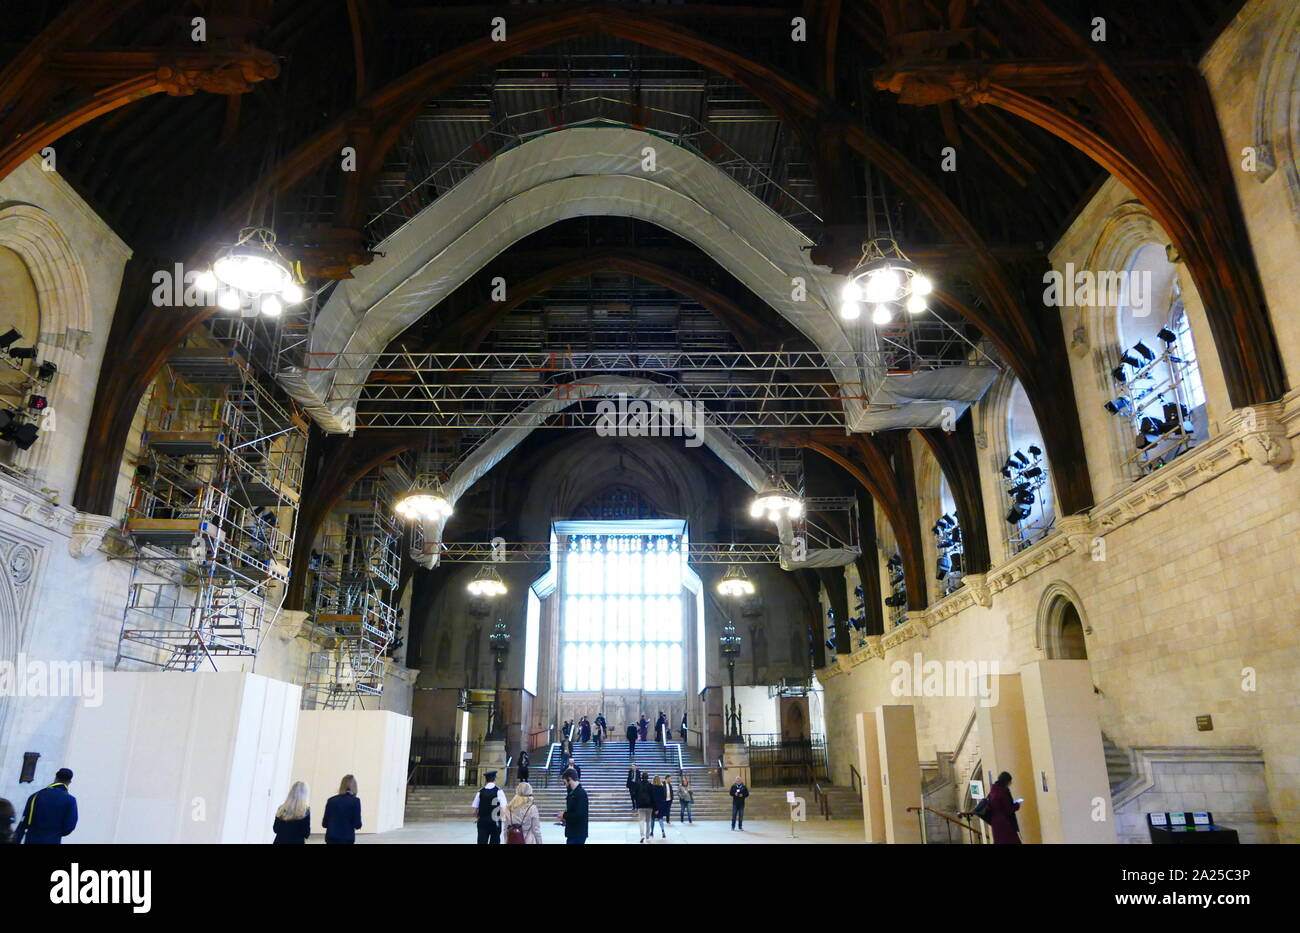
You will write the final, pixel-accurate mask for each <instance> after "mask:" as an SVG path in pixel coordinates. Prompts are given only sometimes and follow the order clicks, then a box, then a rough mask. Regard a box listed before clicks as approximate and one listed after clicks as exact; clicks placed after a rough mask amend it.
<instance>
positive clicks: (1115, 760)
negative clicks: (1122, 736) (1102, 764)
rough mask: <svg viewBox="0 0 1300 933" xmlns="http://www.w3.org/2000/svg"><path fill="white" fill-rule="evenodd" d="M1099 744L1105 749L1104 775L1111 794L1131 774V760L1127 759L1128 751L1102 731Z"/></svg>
mask: <svg viewBox="0 0 1300 933" xmlns="http://www.w3.org/2000/svg"><path fill="white" fill-rule="evenodd" d="M1101 744H1102V748H1103V749H1105V751H1106V777H1107V779H1108V780H1109V782H1110V792H1111V793H1112V794H1113V793H1115V789H1116V788H1117V787H1119V786H1120V785H1121V784H1123V783H1124V782H1125V781H1127V780H1128V779H1129V778H1131V777H1132V776H1133V762H1132V761H1131V760H1130V759H1129V755H1128V752H1126V751H1125V750H1124V749H1122V748H1120V747H1119V746H1118V745H1116V744H1115V743H1114V742H1112V741H1111V740H1110V739H1108V738H1107V737H1106V734H1105V733H1102V736H1101Z"/></svg>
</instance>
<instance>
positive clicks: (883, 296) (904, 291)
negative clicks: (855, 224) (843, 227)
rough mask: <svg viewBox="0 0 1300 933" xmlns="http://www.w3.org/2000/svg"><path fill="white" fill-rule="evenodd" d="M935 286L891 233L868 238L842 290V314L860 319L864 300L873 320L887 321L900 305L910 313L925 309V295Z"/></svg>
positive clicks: (892, 318) (878, 322)
mask: <svg viewBox="0 0 1300 933" xmlns="http://www.w3.org/2000/svg"><path fill="white" fill-rule="evenodd" d="M933 290H934V283H933V282H931V281H930V279H929V278H928V277H927V276H925V275H923V274H922V273H921V270H920V269H919V268H918V267H917V265H916V263H914V262H912V260H910V259H908V258H907V256H906V255H904V253H903V251H902V250H901V249H899V248H898V244H897V243H896V242H894V241H893V240H892V239H889V238H888V237H880V238H878V239H875V240H869V241H868V242H866V243H864V244H862V258H861V259H860V260H858V266H857V268H856V269H854V270H853V271H852V272H851V273H849V280H848V281H847V282H845V283H844V288H843V289H842V290H841V292H840V298H841V304H840V317H841V318H843V319H844V320H846V321H854V320H857V319H858V317H859V316H860V315H861V314H862V306H863V305H864V304H865V305H867V306H869V307H870V308H871V320H872V323H874V324H877V325H883V324H888V323H890V322H891V321H892V320H894V317H895V315H896V314H897V313H898V312H899V309H901V308H906V309H907V311H908V313H909V314H920V313H921V312H922V311H924V310H925V309H926V307H927V304H926V300H925V296H926V295H928V294H930V292H932V291H933Z"/></svg>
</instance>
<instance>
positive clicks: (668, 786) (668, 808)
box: [664, 774, 674, 826]
mask: <svg viewBox="0 0 1300 933" xmlns="http://www.w3.org/2000/svg"><path fill="white" fill-rule="evenodd" d="M673 796H674V793H673V779H672V777H671V776H669V775H667V774H665V775H664V798H665V799H664V822H665V823H667V824H668V825H670V826H671V825H672V822H673Z"/></svg>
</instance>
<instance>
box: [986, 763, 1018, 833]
mask: <svg viewBox="0 0 1300 933" xmlns="http://www.w3.org/2000/svg"><path fill="white" fill-rule="evenodd" d="M988 801H989V802H988V807H987V809H986V811H985V814H986V816H987V818H988V821H989V825H990V826H991V827H992V829H993V844H994V845H999V846H1004V845H1020V824H1019V823H1017V822H1016V811H1017V810H1019V809H1020V801H1019V800H1012V799H1011V775H1010V774H1008V773H1007V772H1006V771H1003V772H1002V773H1001V774H999V775H998V779H997V781H996V782H995V783H994V785H993V786H992V787H990V788H989V797H988Z"/></svg>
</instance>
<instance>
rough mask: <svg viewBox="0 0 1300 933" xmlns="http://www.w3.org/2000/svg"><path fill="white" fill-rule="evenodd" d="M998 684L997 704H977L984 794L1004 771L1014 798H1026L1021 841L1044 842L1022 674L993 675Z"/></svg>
mask: <svg viewBox="0 0 1300 933" xmlns="http://www.w3.org/2000/svg"><path fill="white" fill-rule="evenodd" d="M989 677H990V681H992V680H993V678H996V684H993V683H990V686H991V687H994V689H993V690H991V691H990V695H991V696H994V697H997V698H998V702H997V703H996V704H994V705H992V706H986V705H985V704H984V702H983V701H981V702H979V703H976V704H975V724H976V727H977V728H978V729H979V737H980V755H981V756H982V758H983V760H984V791H985V793H988V789H989V788H990V787H992V786H993V782H994V781H995V780H997V777H998V775H999V774H1001V773H1002V772H1003V771H1006V772H1008V773H1009V774H1010V775H1011V796H1012V798H1016V797H1023V798H1024V800H1025V802H1024V803H1022V804H1021V805H1020V811H1019V812H1018V813H1017V814H1016V822H1017V824H1019V826H1020V839H1021V841H1022V842H1026V843H1036V842H1041V841H1042V838H1041V834H1040V833H1039V829H1038V795H1037V793H1035V791H1034V788H1036V787H1037V786H1038V782H1037V781H1036V780H1034V764H1033V760H1032V758H1031V756H1030V749H1029V726H1028V723H1027V722H1026V721H1025V696H1024V692H1023V691H1022V690H1021V686H1020V675H1019V674H991V675H989Z"/></svg>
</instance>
